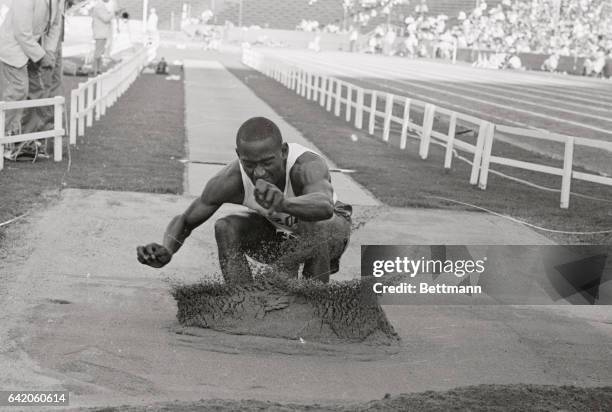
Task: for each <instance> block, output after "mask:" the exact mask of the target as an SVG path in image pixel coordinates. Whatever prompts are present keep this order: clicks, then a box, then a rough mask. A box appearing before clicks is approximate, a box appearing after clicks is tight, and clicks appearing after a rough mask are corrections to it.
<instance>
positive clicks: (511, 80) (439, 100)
mask: <svg viewBox="0 0 612 412" xmlns="http://www.w3.org/2000/svg"><path fill="white" fill-rule="evenodd" d="M258 51H259V50H258ZM261 51H262V52H264V54H265V55H268V56H270V57H276V58H279V59H282V60H284V61H287V62H293V63H296V64H298V65H299V66H301V67H303V68H305V69H310V70H313V71H316V72H319V73H325V74H328V75H332V76H335V77H340V78H343V79H344V80H347V81H350V82H352V83H354V84H358V85H359V86H361V87H365V88H369V89H376V90H382V91H388V92H391V93H394V94H396V95H399V96H408V97H412V98H416V99H419V100H423V101H426V102H430V103H434V104H436V105H438V106H441V107H445V108H447V109H451V110H455V111H457V112H461V113H465V114H469V115H472V116H476V117H478V118H482V119H486V120H489V121H492V122H494V123H497V124H505V125H508V126H517V127H535V128H540V129H544V130H548V131H551V132H557V133H562V134H567V135H572V136H579V137H586V138H592V139H599V140H604V141H612V81H610V80H603V79H593V78H582V77H576V76H566V75H560V74H548V73H537V72H520V71H509V70H491V69H480V68H474V67H471V66H469V65H466V64H462V63H459V64H456V65H452V64H450V63H447V62H439V61H431V60H421V59H418V60H415V59H407V58H400V57H386V56H380V55H369V54H357V53H343V52H321V53H313V52H309V51H303V50H286V49H265V50H261ZM534 143H536V145H537V142H534ZM600 155H605V158H604V159H597V160H596V159H593V163H594V165H593V166H596V165H601V164H604V165H605V164H606V163H610V164H612V153H609V152H605V153H603V154H600ZM589 156H590V154H589ZM597 157H600V156H597ZM582 160H583V162H581V163H584V159H582ZM594 168H595V169H599V170H600V171H602V172H605V173H609V171H608V170H607V168H606V170H601V168H600V167H594Z"/></svg>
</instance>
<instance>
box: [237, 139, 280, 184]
mask: <svg viewBox="0 0 612 412" xmlns="http://www.w3.org/2000/svg"><path fill="white" fill-rule="evenodd" d="M236 153H237V154H238V158H239V159H240V163H241V164H242V168H243V169H244V171H245V172H246V174H247V176H249V178H250V179H251V181H252V182H253V183H255V182H256V181H257V179H263V180H265V181H267V182H269V183H272V184H274V185H276V186H278V187H280V186H281V185H283V184H284V181H285V167H286V165H287V153H288V146H287V143H283V144H282V145H279V144H278V143H277V142H275V140H274V139H272V138H268V139H265V140H259V141H252V142H243V141H240V142H239V144H238V147H237V148H236Z"/></svg>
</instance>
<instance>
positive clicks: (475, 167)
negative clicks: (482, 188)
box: [470, 120, 487, 185]
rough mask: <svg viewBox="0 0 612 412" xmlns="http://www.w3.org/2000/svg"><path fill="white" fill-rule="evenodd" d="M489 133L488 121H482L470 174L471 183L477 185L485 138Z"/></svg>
mask: <svg viewBox="0 0 612 412" xmlns="http://www.w3.org/2000/svg"><path fill="white" fill-rule="evenodd" d="M486 133H487V122H485V121H484V120H483V121H482V122H480V127H479V128H478V139H477V140H476V148H475V150H474V160H473V163H472V174H471V176H470V184H471V185H475V184H476V183H478V173H479V172H480V159H482V149H483V147H484V140H485V136H486Z"/></svg>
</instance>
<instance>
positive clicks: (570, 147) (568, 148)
mask: <svg viewBox="0 0 612 412" xmlns="http://www.w3.org/2000/svg"><path fill="white" fill-rule="evenodd" d="M573 161H574V138H573V137H572V136H568V137H567V140H566V142H565V156H564V157H563V179H562V181H561V209H567V208H568V207H569V200H570V187H571V185H572V164H573Z"/></svg>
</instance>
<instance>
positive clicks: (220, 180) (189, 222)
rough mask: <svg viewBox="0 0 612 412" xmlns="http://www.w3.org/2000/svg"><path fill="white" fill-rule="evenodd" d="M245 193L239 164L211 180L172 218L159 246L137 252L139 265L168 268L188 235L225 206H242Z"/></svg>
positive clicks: (236, 162)
mask: <svg viewBox="0 0 612 412" xmlns="http://www.w3.org/2000/svg"><path fill="white" fill-rule="evenodd" d="M243 198H244V189H243V186H242V177H241V175H240V168H239V166H238V161H234V162H232V163H230V164H229V165H227V166H226V167H225V168H224V169H223V170H221V171H219V173H217V174H216V175H215V176H213V177H212V178H211V179H210V180H209V181H208V183H206V187H205V188H204V191H203V192H202V195H201V196H200V197H199V198H197V199H196V200H194V201H193V202H192V203H191V205H189V207H188V208H187V210H185V212H183V214H181V215H178V216H175V217H174V218H173V219H172V220H171V221H170V223H169V224H168V227H167V228H166V232H165V233H164V238H163V241H162V245H159V244H157V243H151V244H149V245H146V246H139V247H138V248H137V256H138V261H139V262H140V263H142V264H145V265H149V266H152V267H155V268H160V267H163V266H165V265H166V264H168V262H170V259H171V258H172V255H173V254H174V253H176V252H177V251H178V250H179V249H180V248H181V246H182V245H183V243H184V242H185V239H187V237H189V235H190V234H191V232H192V231H193V230H194V229H195V228H197V227H198V226H200V225H202V224H203V223H204V222H206V221H207V220H208V219H210V217H211V216H212V215H213V214H214V213H215V212H216V211H217V209H219V207H221V205H223V204H224V203H236V204H242V200H243Z"/></svg>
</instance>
